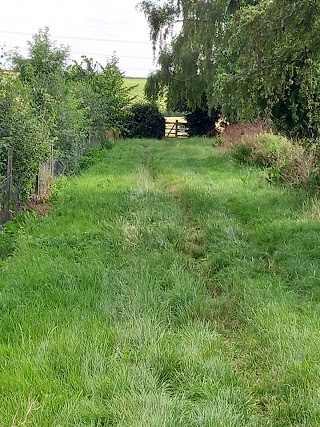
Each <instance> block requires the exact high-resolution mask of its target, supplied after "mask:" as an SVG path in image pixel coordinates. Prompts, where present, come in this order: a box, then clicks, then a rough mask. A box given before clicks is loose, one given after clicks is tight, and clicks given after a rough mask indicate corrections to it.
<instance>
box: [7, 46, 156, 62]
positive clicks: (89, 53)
mask: <svg viewBox="0 0 320 427" xmlns="http://www.w3.org/2000/svg"><path fill="white" fill-rule="evenodd" d="M6 47H8V48H10V49H16V48H17V49H19V50H20V49H21V50H28V48H27V47H19V46H12V45H6ZM69 53H70V55H86V56H90V55H94V56H104V57H112V56H113V55H114V53H95V52H76V51H75V50H70V51H69ZM115 56H116V57H118V54H117V52H115ZM121 58H126V59H149V60H150V59H152V58H150V57H147V56H131V55H130V56H129V55H119V59H121Z"/></svg>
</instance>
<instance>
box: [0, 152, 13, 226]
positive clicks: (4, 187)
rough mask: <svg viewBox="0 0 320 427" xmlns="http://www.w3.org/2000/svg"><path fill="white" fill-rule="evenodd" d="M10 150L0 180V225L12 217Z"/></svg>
mask: <svg viewBox="0 0 320 427" xmlns="http://www.w3.org/2000/svg"><path fill="white" fill-rule="evenodd" d="M12 157H13V151H12V148H11V147H9V148H8V159H7V174H6V176H5V177H3V178H1V180H0V225H1V224H4V223H5V222H6V221H9V220H10V219H11V217H12V211H11V201H12V198H13V185H12V182H13V174H12Z"/></svg>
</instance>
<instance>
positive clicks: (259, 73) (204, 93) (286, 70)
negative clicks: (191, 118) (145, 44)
mask: <svg viewBox="0 0 320 427" xmlns="http://www.w3.org/2000/svg"><path fill="white" fill-rule="evenodd" d="M141 8H142V10H143V11H144V13H145V14H146V17H147V19H148V22H149V25H150V29H151V39H152V41H153V44H154V48H155V47H158V52H159V59H158V62H159V66H160V67H159V71H157V72H156V73H155V74H153V75H151V76H150V77H149V79H148V83H147V86H146V90H147V95H148V96H149V97H150V98H152V97H156V96H157V95H158V94H159V93H160V94H161V93H164V92H167V96H168V104H169V107H170V106H171V107H175V106H181V105H182V106H187V107H189V108H191V109H194V108H197V107H199V106H200V107H201V108H203V107H204V106H206V107H207V108H208V109H210V108H212V107H215V108H217V107H218V106H220V107H221V109H222V113H223V114H224V115H225V116H226V117H227V118H228V119H229V120H232V121H241V120H249V119H252V118H254V117H257V116H261V115H265V116H269V117H271V119H272V120H273V122H274V124H275V125H276V127H278V128H280V129H282V130H285V131H287V132H288V133H291V134H293V135H298V136H317V135H318V133H319V131H318V129H319V120H320V119H319V92H320V91H319V55H318V51H319V47H320V42H319V38H320V31H319V29H320V28H319V17H320V13H319V12H320V10H319V8H320V4H319V2H318V1H317V0H292V1H291V2H290V3H289V2H288V1H286V0H260V1H258V0H200V1H194V0H167V1H166V2H165V3H162V5H161V4H160V3H159V2H158V1H147V0H146V1H143V2H142V4H141Z"/></svg>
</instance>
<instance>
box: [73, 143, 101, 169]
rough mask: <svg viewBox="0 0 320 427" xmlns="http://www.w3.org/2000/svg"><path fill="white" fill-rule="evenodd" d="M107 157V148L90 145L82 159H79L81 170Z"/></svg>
mask: <svg viewBox="0 0 320 427" xmlns="http://www.w3.org/2000/svg"><path fill="white" fill-rule="evenodd" d="M105 158H106V150H105V149H98V148H93V147H88V148H87V149H86V150H85V151H84V153H83V155H82V156H81V159H80V161H79V166H80V169H81V170H85V169H88V168H89V167H91V166H93V165H94V164H96V163H98V162H100V161H101V160H105Z"/></svg>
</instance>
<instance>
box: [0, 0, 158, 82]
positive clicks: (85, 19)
mask: <svg viewBox="0 0 320 427" xmlns="http://www.w3.org/2000/svg"><path fill="white" fill-rule="evenodd" d="M138 2H139V0H112V1H110V0H90V1H88V0H86V1H84V0H75V1H71V0H54V1H52V0H50V1H49V0H29V1H27V0H6V1H4V2H2V4H1V18H0V19H1V26H0V47H1V46H3V45H5V46H6V49H7V50H8V49H12V48H15V47H19V48H20V52H21V54H23V55H27V43H26V42H27V40H32V35H33V34H35V33H36V32H37V31H38V30H39V28H45V27H49V30H50V34H51V36H52V40H56V41H57V42H58V45H59V44H64V45H69V46H70V49H71V59H75V60H80V57H81V55H86V56H88V57H91V58H93V59H94V60H97V61H99V62H100V63H101V64H102V65H103V64H104V63H105V60H106V57H110V56H112V54H113V53H114V52H115V54H116V56H117V57H118V58H119V66H120V68H121V70H122V71H123V72H124V73H125V75H126V76H128V77H147V76H148V74H149V73H150V71H152V70H154V69H155V64H154V63H153V52H152V44H151V42H150V38H149V28H148V25H147V22H146V19H145V17H144V15H143V13H141V12H139V11H138V10H137V9H136V5H137V3H138Z"/></svg>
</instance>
